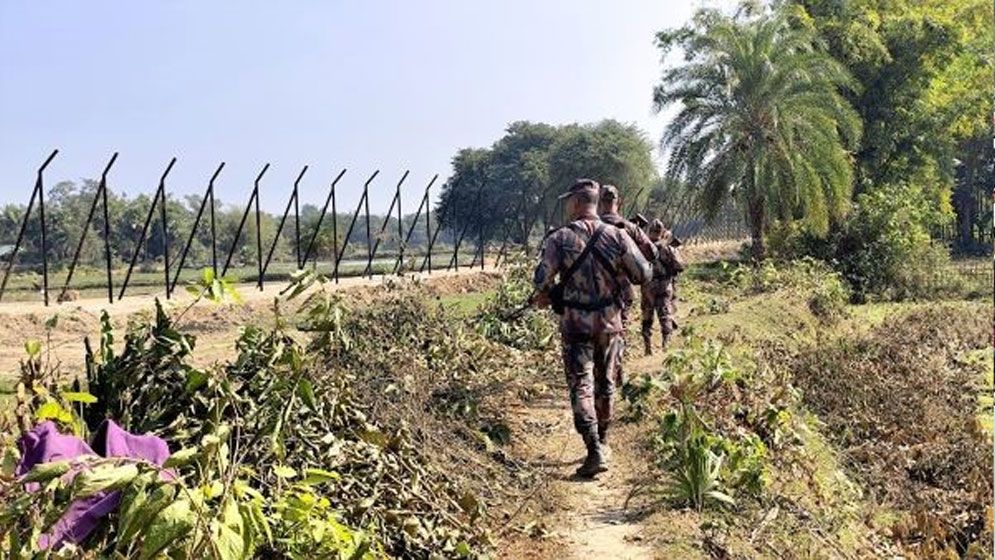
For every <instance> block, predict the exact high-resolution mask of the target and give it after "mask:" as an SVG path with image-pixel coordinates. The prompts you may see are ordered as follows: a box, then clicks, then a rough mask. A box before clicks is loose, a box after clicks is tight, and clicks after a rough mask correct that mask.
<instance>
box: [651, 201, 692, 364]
mask: <svg viewBox="0 0 995 560" xmlns="http://www.w3.org/2000/svg"><path fill="white" fill-rule="evenodd" d="M649 237H650V239H652V240H653V244H654V245H655V246H656V248H657V254H658V256H657V258H656V259H655V260H653V261H652V265H653V278H652V279H651V280H650V281H649V282H647V283H645V284H643V285H642V296H643V297H642V305H641V308H642V312H643V321H642V334H643V346H644V348H645V351H646V355H647V356H649V355H652V354H653V344H652V341H651V338H652V335H653V316H654V314H655V315H656V316H657V318H658V319H659V321H660V331H661V332H662V333H663V349H664V350H666V349H667V343H668V342H669V341H670V336H671V334H673V332H674V331H675V330H676V329H677V320H676V317H677V304H676V301H675V293H674V281H675V280H676V279H677V275H678V274H680V273H681V272H682V271H683V270H684V263H682V262H681V258H680V254H679V253H678V252H677V248H676V247H674V246H673V245H672V244H671V241H672V240H673V235H672V234H671V232H670V231H669V230H667V229H665V228H664V227H663V222H661V221H660V220H653V222H652V223H651V224H650V227H649Z"/></svg>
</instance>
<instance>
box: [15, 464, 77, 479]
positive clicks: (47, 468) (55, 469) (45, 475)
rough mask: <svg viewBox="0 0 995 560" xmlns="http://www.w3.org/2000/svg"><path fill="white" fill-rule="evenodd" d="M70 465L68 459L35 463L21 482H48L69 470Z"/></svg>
mask: <svg viewBox="0 0 995 560" xmlns="http://www.w3.org/2000/svg"><path fill="white" fill-rule="evenodd" d="M69 466H70V462H69V461H68V460H67V461H53V462H51V463H41V464H38V465H35V466H34V467H33V468H32V469H31V470H30V471H28V473H27V474H25V475H24V477H23V478H21V482H22V483H28V482H46V481H49V480H52V479H53V478H56V477H59V476H62V475H64V474H66V473H67V472H69Z"/></svg>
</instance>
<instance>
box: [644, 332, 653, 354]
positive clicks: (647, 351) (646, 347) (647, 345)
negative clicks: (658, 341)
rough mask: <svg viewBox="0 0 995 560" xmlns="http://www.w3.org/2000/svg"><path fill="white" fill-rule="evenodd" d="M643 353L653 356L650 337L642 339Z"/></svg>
mask: <svg viewBox="0 0 995 560" xmlns="http://www.w3.org/2000/svg"><path fill="white" fill-rule="evenodd" d="M643 352H644V353H645V355H647V356H652V355H653V343H652V342H651V341H650V337H648V336H644V337H643Z"/></svg>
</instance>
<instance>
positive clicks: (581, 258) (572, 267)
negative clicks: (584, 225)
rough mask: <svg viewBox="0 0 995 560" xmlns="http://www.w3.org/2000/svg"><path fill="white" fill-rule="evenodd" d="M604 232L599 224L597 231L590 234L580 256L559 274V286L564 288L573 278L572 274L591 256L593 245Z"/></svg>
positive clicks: (603, 227)
mask: <svg viewBox="0 0 995 560" xmlns="http://www.w3.org/2000/svg"><path fill="white" fill-rule="evenodd" d="M570 229H573V228H570ZM604 231H605V226H604V224H599V225H598V227H597V229H595V230H594V233H593V234H591V238H590V239H588V240H587V243H586V244H585V245H584V250H583V251H581V252H580V255H578V256H577V258H576V259H574V262H572V263H570V267H569V268H567V269H566V270H565V271H563V273H562V274H560V284H563V285H564V286H565V285H566V283H567V281H568V280H570V277H571V276H573V275H574V273H575V272H577V270H578V269H579V268H580V265H582V264H584V260H585V259H587V256H588V255H590V254H591V251H592V250H594V244H595V243H597V241H598V239H600V238H601V234H602V233H604ZM595 253H596V252H595ZM596 254H597V253H596Z"/></svg>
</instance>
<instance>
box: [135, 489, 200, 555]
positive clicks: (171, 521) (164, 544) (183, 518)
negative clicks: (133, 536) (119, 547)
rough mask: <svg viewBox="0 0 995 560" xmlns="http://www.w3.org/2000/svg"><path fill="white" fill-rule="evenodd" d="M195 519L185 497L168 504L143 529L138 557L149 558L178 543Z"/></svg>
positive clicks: (191, 527)
mask: <svg viewBox="0 0 995 560" xmlns="http://www.w3.org/2000/svg"><path fill="white" fill-rule="evenodd" d="M196 521H197V518H196V516H195V515H194V513H193V511H191V509H190V501H189V500H188V499H187V498H180V499H178V500H176V501H174V502H173V503H171V504H169V505H168V506H166V507H165V508H163V509H162V511H160V512H159V513H158V514H156V516H155V518H153V519H152V522H151V523H150V524H149V527H148V530H146V531H145V538H144V540H143V542H142V550H141V554H139V559H140V560H150V559H152V558H155V557H157V556H158V555H159V554H161V553H162V552H163V551H165V550H166V549H167V548H168V547H170V546H173V545H178V544H180V543H181V541H182V540H183V539H184V538H186V536H187V535H189V534H190V531H191V530H192V529H193V527H194V524H195V523H196Z"/></svg>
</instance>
